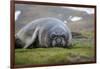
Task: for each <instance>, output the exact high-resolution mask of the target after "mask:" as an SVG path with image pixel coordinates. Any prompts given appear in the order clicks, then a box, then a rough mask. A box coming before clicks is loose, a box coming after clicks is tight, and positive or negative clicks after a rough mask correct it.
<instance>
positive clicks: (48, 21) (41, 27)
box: [15, 17, 72, 48]
mask: <svg viewBox="0 0 100 69" xmlns="http://www.w3.org/2000/svg"><path fill="white" fill-rule="evenodd" d="M15 37H16V39H17V40H18V39H19V40H20V42H22V43H23V46H22V47H23V48H28V47H30V46H31V45H32V44H34V43H35V42H38V47H68V46H69V45H70V44H71V39H72V34H71V32H70V30H69V28H68V26H67V25H66V24H64V22H63V21H61V20H59V19H57V18H52V17H47V18H40V19H36V20H34V21H32V22H31V23H28V24H27V25H26V26H25V27H23V28H22V29H21V30H20V31H19V32H18V33H17V34H16V35H15ZM17 43H18V42H17ZM33 47H34V45H33Z"/></svg>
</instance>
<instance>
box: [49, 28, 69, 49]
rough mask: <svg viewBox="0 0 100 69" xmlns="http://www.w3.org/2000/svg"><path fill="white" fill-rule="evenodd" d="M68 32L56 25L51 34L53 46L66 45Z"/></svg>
mask: <svg viewBox="0 0 100 69" xmlns="http://www.w3.org/2000/svg"><path fill="white" fill-rule="evenodd" d="M67 38H68V37H67V34H66V32H65V31H64V29H63V28H60V27H56V28H54V29H52V32H51V34H50V45H51V46H53V47H65V45H66V44H67V40H66V39H67Z"/></svg>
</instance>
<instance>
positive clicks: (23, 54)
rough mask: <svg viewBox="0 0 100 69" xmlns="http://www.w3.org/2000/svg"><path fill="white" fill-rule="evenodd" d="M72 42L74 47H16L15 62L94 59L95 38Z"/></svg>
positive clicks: (67, 61) (64, 61) (43, 62)
mask: <svg viewBox="0 0 100 69" xmlns="http://www.w3.org/2000/svg"><path fill="white" fill-rule="evenodd" d="M88 36H90V34H89V35H88ZM72 43H73V47H72V48H58V47H55V48H33V49H15V64H16V65H26V64H27V65H29V64H33V65H40V64H68V63H79V62H91V61H94V56H95V53H94V42H93V40H91V39H90V38H89V39H73V41H72Z"/></svg>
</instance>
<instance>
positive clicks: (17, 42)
mask: <svg viewBox="0 0 100 69" xmlns="http://www.w3.org/2000/svg"><path fill="white" fill-rule="evenodd" d="M24 45H25V44H24V43H23V42H22V41H21V40H20V39H19V38H16V39H15V48H23V46H24Z"/></svg>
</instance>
